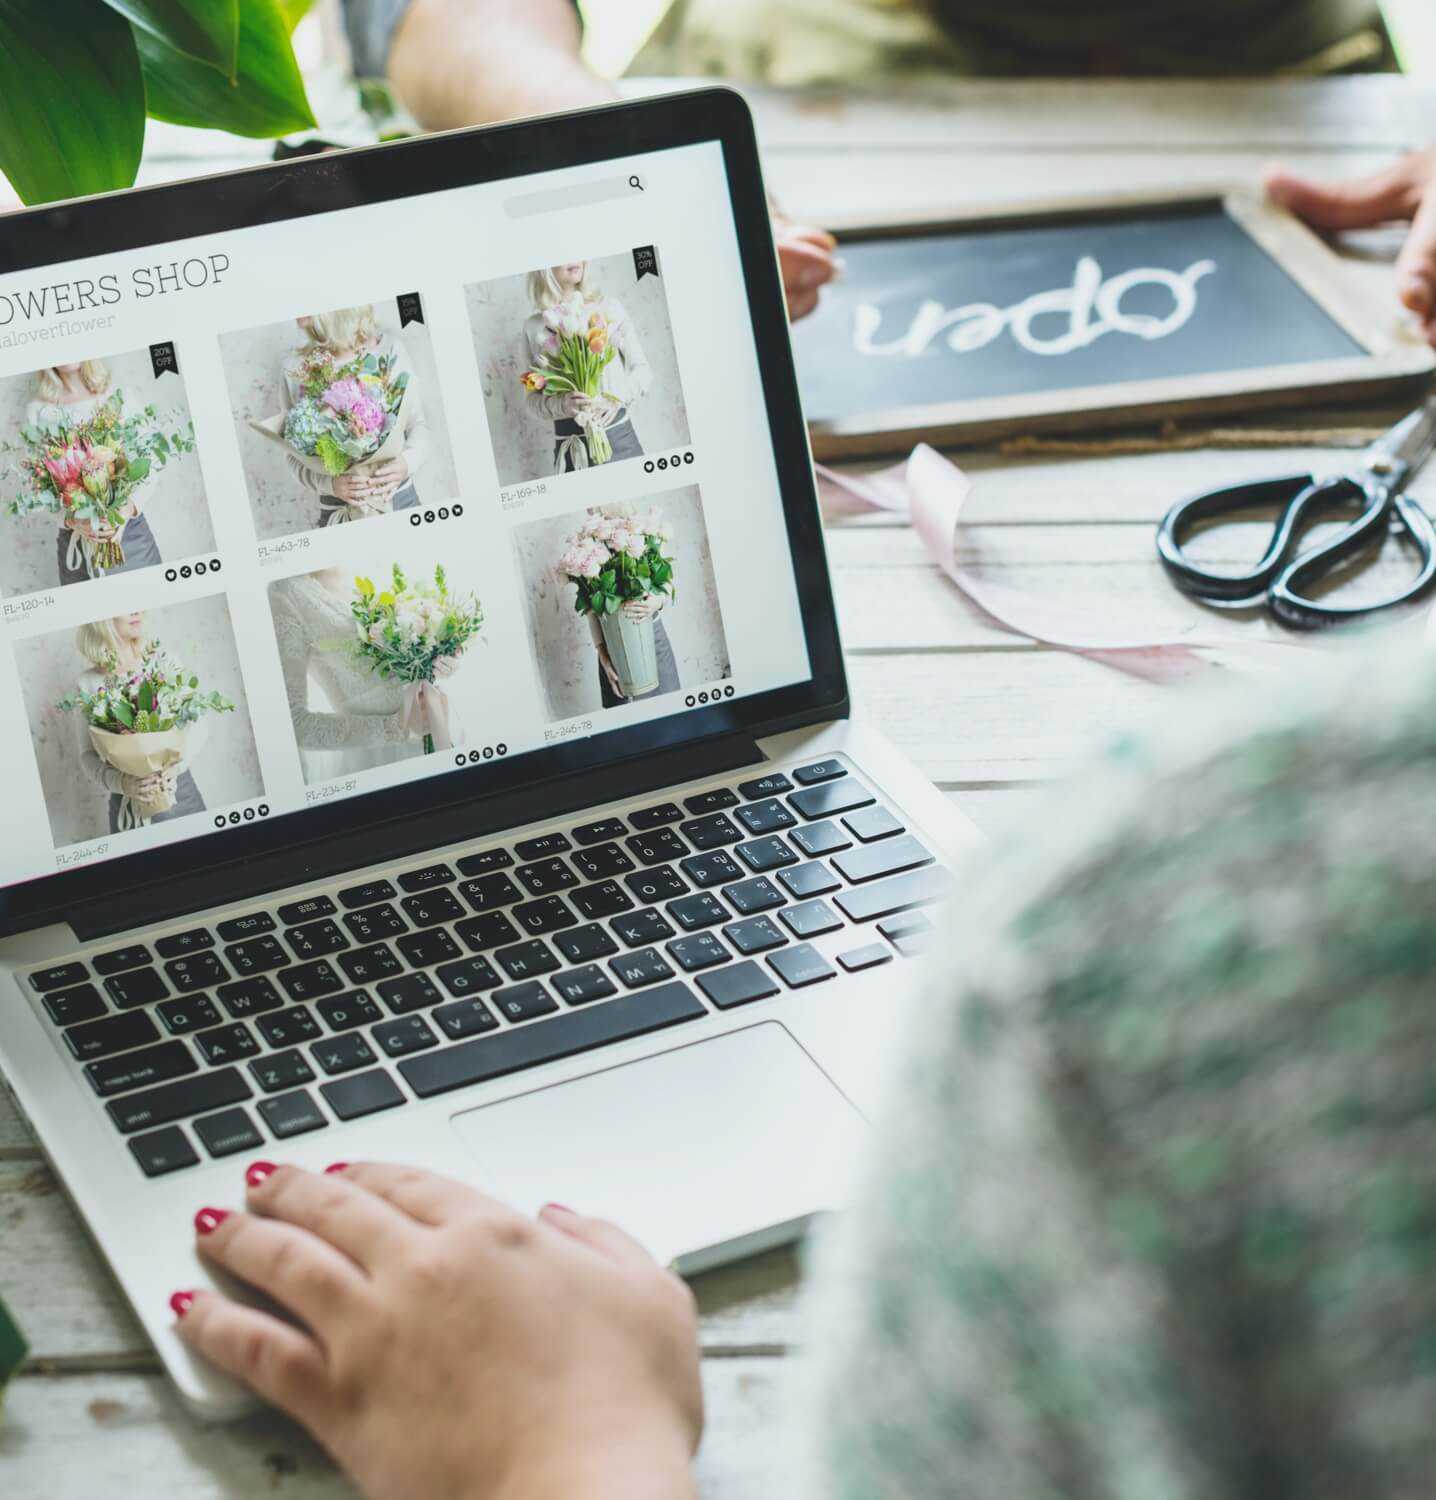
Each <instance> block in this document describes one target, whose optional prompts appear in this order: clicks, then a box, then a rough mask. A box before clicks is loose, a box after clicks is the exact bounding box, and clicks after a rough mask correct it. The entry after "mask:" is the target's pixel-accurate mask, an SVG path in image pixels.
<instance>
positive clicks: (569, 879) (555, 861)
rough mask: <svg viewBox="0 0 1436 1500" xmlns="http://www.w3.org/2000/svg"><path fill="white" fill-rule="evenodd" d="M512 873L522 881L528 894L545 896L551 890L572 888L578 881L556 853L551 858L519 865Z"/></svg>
mask: <svg viewBox="0 0 1436 1500" xmlns="http://www.w3.org/2000/svg"><path fill="white" fill-rule="evenodd" d="M514 874H515V875H517V876H518V878H519V880H520V881H522V882H523V887H524V889H525V890H526V891H527V892H528V893H529V895H530V896H546V895H548V894H549V892H551V891H567V890H572V889H573V887H574V886H576V885H577V884H578V883H579V882H578V876H577V875H575V874H574V872H573V871H572V870H571V869H570V868H569V866H568V864H567V863H566V862H565V861H563V860H561V859H559V858H558V856H557V855H555V856H554V857H553V858H552V859H540V860H536V861H535V862H534V863H533V864H531V865H519V866H518V868H517V869H516V870H515V871H514Z"/></svg>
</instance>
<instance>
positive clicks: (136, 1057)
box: [85, 1042, 199, 1099]
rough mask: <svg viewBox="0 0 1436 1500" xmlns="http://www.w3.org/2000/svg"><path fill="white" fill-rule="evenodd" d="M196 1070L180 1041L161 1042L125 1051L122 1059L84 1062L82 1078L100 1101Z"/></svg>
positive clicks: (191, 1056)
mask: <svg viewBox="0 0 1436 1500" xmlns="http://www.w3.org/2000/svg"><path fill="white" fill-rule="evenodd" d="M198 1067H199V1064H198V1063H196V1062H195V1060H194V1056H193V1054H192V1053H191V1052H190V1050H189V1048H188V1047H186V1046H185V1044H184V1043H183V1042H161V1043H160V1044H159V1046H158V1047H142V1048H141V1049H140V1050H139V1051H138V1052H126V1053H125V1054H124V1056H123V1057H109V1058H105V1059H103V1060H102V1061H100V1062H92V1063H86V1064H85V1077H86V1078H88V1079H89V1080H90V1087H91V1088H92V1089H94V1091H95V1092H96V1093H97V1094H98V1095H99V1096H100V1098H102V1099H106V1098H108V1097H109V1096H110V1095H111V1094H123V1093H126V1092H127V1091H128V1090H130V1089H140V1088H144V1087H145V1086H146V1084H151V1083H168V1082H169V1081H170V1079H171V1078H183V1077H184V1076H185V1074H186V1073H193V1072H195V1071H196V1070H197V1069H198Z"/></svg>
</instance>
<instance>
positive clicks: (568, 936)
mask: <svg viewBox="0 0 1436 1500" xmlns="http://www.w3.org/2000/svg"><path fill="white" fill-rule="evenodd" d="M553 945H554V947H555V948H557V949H558V951H559V952H560V953H562V954H563V956H564V957H565V958H566V959H567V960H568V961H569V963H571V964H585V963H590V962H592V960H594V959H595V958H607V957H608V956H609V954H610V953H617V952H618V944H617V943H616V942H615V941H614V939H613V935H612V934H611V933H610V932H609V931H608V930H607V929H606V928H603V927H600V926H599V925H598V923H597V922H593V923H590V925H589V926H587V927H577V928H574V929H572V930H571V931H569V932H561V933H559V934H558V936H557V937H556V938H554V940H553Z"/></svg>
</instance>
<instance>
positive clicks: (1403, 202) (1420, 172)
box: [1266, 147, 1436, 344]
mask: <svg viewBox="0 0 1436 1500" xmlns="http://www.w3.org/2000/svg"><path fill="white" fill-rule="evenodd" d="M1266 190H1267V193H1268V195H1269V196H1270V197H1271V198H1272V199H1273V201H1274V202H1277V203H1279V204H1281V205H1282V207H1283V208H1289V209H1290V210H1291V211H1292V213H1294V214H1296V215H1297V217H1298V218H1301V219H1305V220H1306V222H1307V223H1308V224H1311V225H1313V226H1314V227H1315V228H1317V229H1366V228H1369V227H1370V226H1372V225H1374V224H1384V223H1388V222H1389V221H1391V220H1393V219H1402V220H1409V221H1410V224H1411V233H1410V234H1409V235H1408V236H1407V238H1406V244H1405V246H1404V247H1403V249H1402V251H1401V254H1400V256H1399V257H1398V259H1397V261H1396V294H1397V296H1398V297H1400V299H1401V301H1402V302H1403V303H1404V304H1405V305H1406V306H1407V307H1408V308H1409V309H1410V310H1411V311H1412V312H1413V313H1415V315H1416V316H1417V318H1419V319H1420V321H1421V331H1422V333H1423V334H1424V335H1425V336H1426V339H1427V341H1428V342H1430V343H1432V344H1436V147H1432V148H1430V149H1429V150H1426V151H1413V152H1412V153H1411V154H1410V155H1409V156H1404V157H1402V158H1401V160H1400V161H1398V162H1396V163H1395V164H1394V165H1393V166H1390V167H1387V168H1386V169H1385V170H1384V171H1381V172H1378V173H1376V175H1375V176H1373V177H1363V178H1358V179H1357V180H1356V181H1353V182H1338V183H1322V182H1313V181H1311V180H1310V179H1309V178H1305V177H1298V176H1296V175H1295V174H1294V173H1292V172H1288V171H1286V170H1285V168H1282V167H1273V168H1272V169H1271V170H1270V171H1269V172H1268V173H1267V176H1266Z"/></svg>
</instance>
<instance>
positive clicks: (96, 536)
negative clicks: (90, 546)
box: [64, 511, 119, 542]
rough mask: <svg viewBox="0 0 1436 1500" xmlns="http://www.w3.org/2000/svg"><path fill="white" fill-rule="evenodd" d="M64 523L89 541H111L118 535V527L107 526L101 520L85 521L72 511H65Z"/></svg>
mask: <svg viewBox="0 0 1436 1500" xmlns="http://www.w3.org/2000/svg"><path fill="white" fill-rule="evenodd" d="M64 525H65V526H66V527H67V528H68V529H69V530H70V531H77V532H79V534H80V535H81V536H82V537H84V538H85V539H86V540H87V541H91V542H111V541H113V540H114V539H115V537H116V536H118V535H119V528H118V527H116V526H107V525H106V524H105V523H104V522H103V521H87V520H85V519H84V518H83V517H81V516H77V515H76V514H75V513H74V511H66V512H65V519H64Z"/></svg>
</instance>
